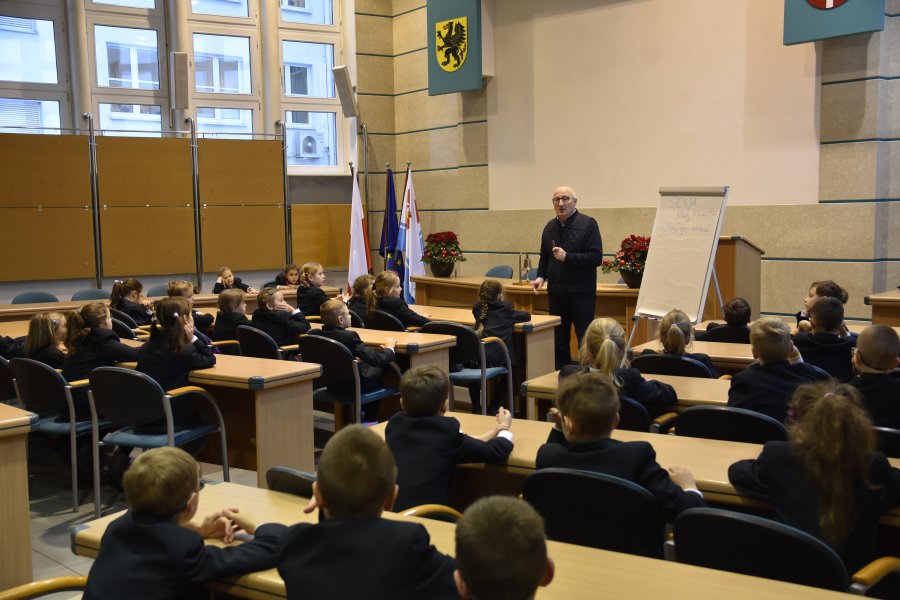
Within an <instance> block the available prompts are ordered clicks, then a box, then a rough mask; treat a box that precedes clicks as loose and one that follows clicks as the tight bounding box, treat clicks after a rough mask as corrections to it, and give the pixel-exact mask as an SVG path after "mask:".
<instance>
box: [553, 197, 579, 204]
mask: <svg viewBox="0 0 900 600" xmlns="http://www.w3.org/2000/svg"><path fill="white" fill-rule="evenodd" d="M574 199H575V196H556V197H555V198H553V199H552V200H551V202H553V204H564V203H566V202H568V201H569V200H574Z"/></svg>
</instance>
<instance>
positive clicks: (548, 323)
mask: <svg viewBox="0 0 900 600" xmlns="http://www.w3.org/2000/svg"><path fill="white" fill-rule="evenodd" d="M409 307H410V308H411V309H413V310H414V311H415V312H417V313H419V314H420V315H425V316H427V317H428V318H430V319H431V320H432V321H452V322H454V323H461V324H462V325H468V326H469V327H475V316H474V315H473V314H472V311H471V310H468V309H465V308H447V307H445V306H427V305H424V304H410V306H409ZM560 322H561V321H560V318H559V317H557V316H555V315H532V316H531V320H530V321H528V322H527V323H516V324H515V325H514V326H513V331H518V332H525V333H530V332H532V331H539V330H541V329H547V328H551V327H556V326H557V325H559V324H560Z"/></svg>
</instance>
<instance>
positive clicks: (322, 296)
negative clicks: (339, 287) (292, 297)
mask: <svg viewBox="0 0 900 600" xmlns="http://www.w3.org/2000/svg"><path fill="white" fill-rule="evenodd" d="M323 285H325V271H324V269H322V265H320V264H319V263H306V264H305V265H303V268H302V269H301V270H300V287H298V288H297V308H299V309H300V312H302V313H303V316H304V317H308V316H310V315H318V314H319V309H320V308H321V306H322V305H323V304H325V303H326V302H328V300H330V298H329V297H328V295H327V294H326V293H325V292H323V291H322V286H323ZM335 298H340V299H341V300H342V301H344V300H346V299H347V297H345V296H335Z"/></svg>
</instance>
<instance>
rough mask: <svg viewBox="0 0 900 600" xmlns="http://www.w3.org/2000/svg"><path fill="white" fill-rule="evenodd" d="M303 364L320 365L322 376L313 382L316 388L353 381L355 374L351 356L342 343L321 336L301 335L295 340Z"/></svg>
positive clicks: (354, 364) (354, 363)
mask: <svg viewBox="0 0 900 600" xmlns="http://www.w3.org/2000/svg"><path fill="white" fill-rule="evenodd" d="M297 345H298V346H300V356H302V357H303V360H304V362H312V363H319V364H320V365H322V374H321V375H320V376H319V377H317V378H316V379H315V380H313V384H314V385H315V386H316V387H325V386H328V385H332V384H335V383H343V382H347V381H353V378H354V374H355V373H357V370H356V362H355V361H354V360H353V354H352V353H351V352H350V350H348V349H347V347H346V346H344V345H343V344H342V343H340V342H338V341H335V340H332V339H329V338H327V337H324V336H321V335H315V334H314V335H302V336H300V337H299V338H297Z"/></svg>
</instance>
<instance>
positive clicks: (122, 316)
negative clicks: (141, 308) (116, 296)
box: [109, 308, 138, 329]
mask: <svg viewBox="0 0 900 600" xmlns="http://www.w3.org/2000/svg"><path fill="white" fill-rule="evenodd" d="M109 314H110V316H111V317H112V318H113V319H118V320H119V321H121V322H123V323H125V325H127V326H128V327H130V328H131V329H136V328H137V326H138V324H137V321H135V320H134V319H132V318H131V316H130V315H128V313H124V312H122V311H121V310H119V309H118V308H111V309H109Z"/></svg>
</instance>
